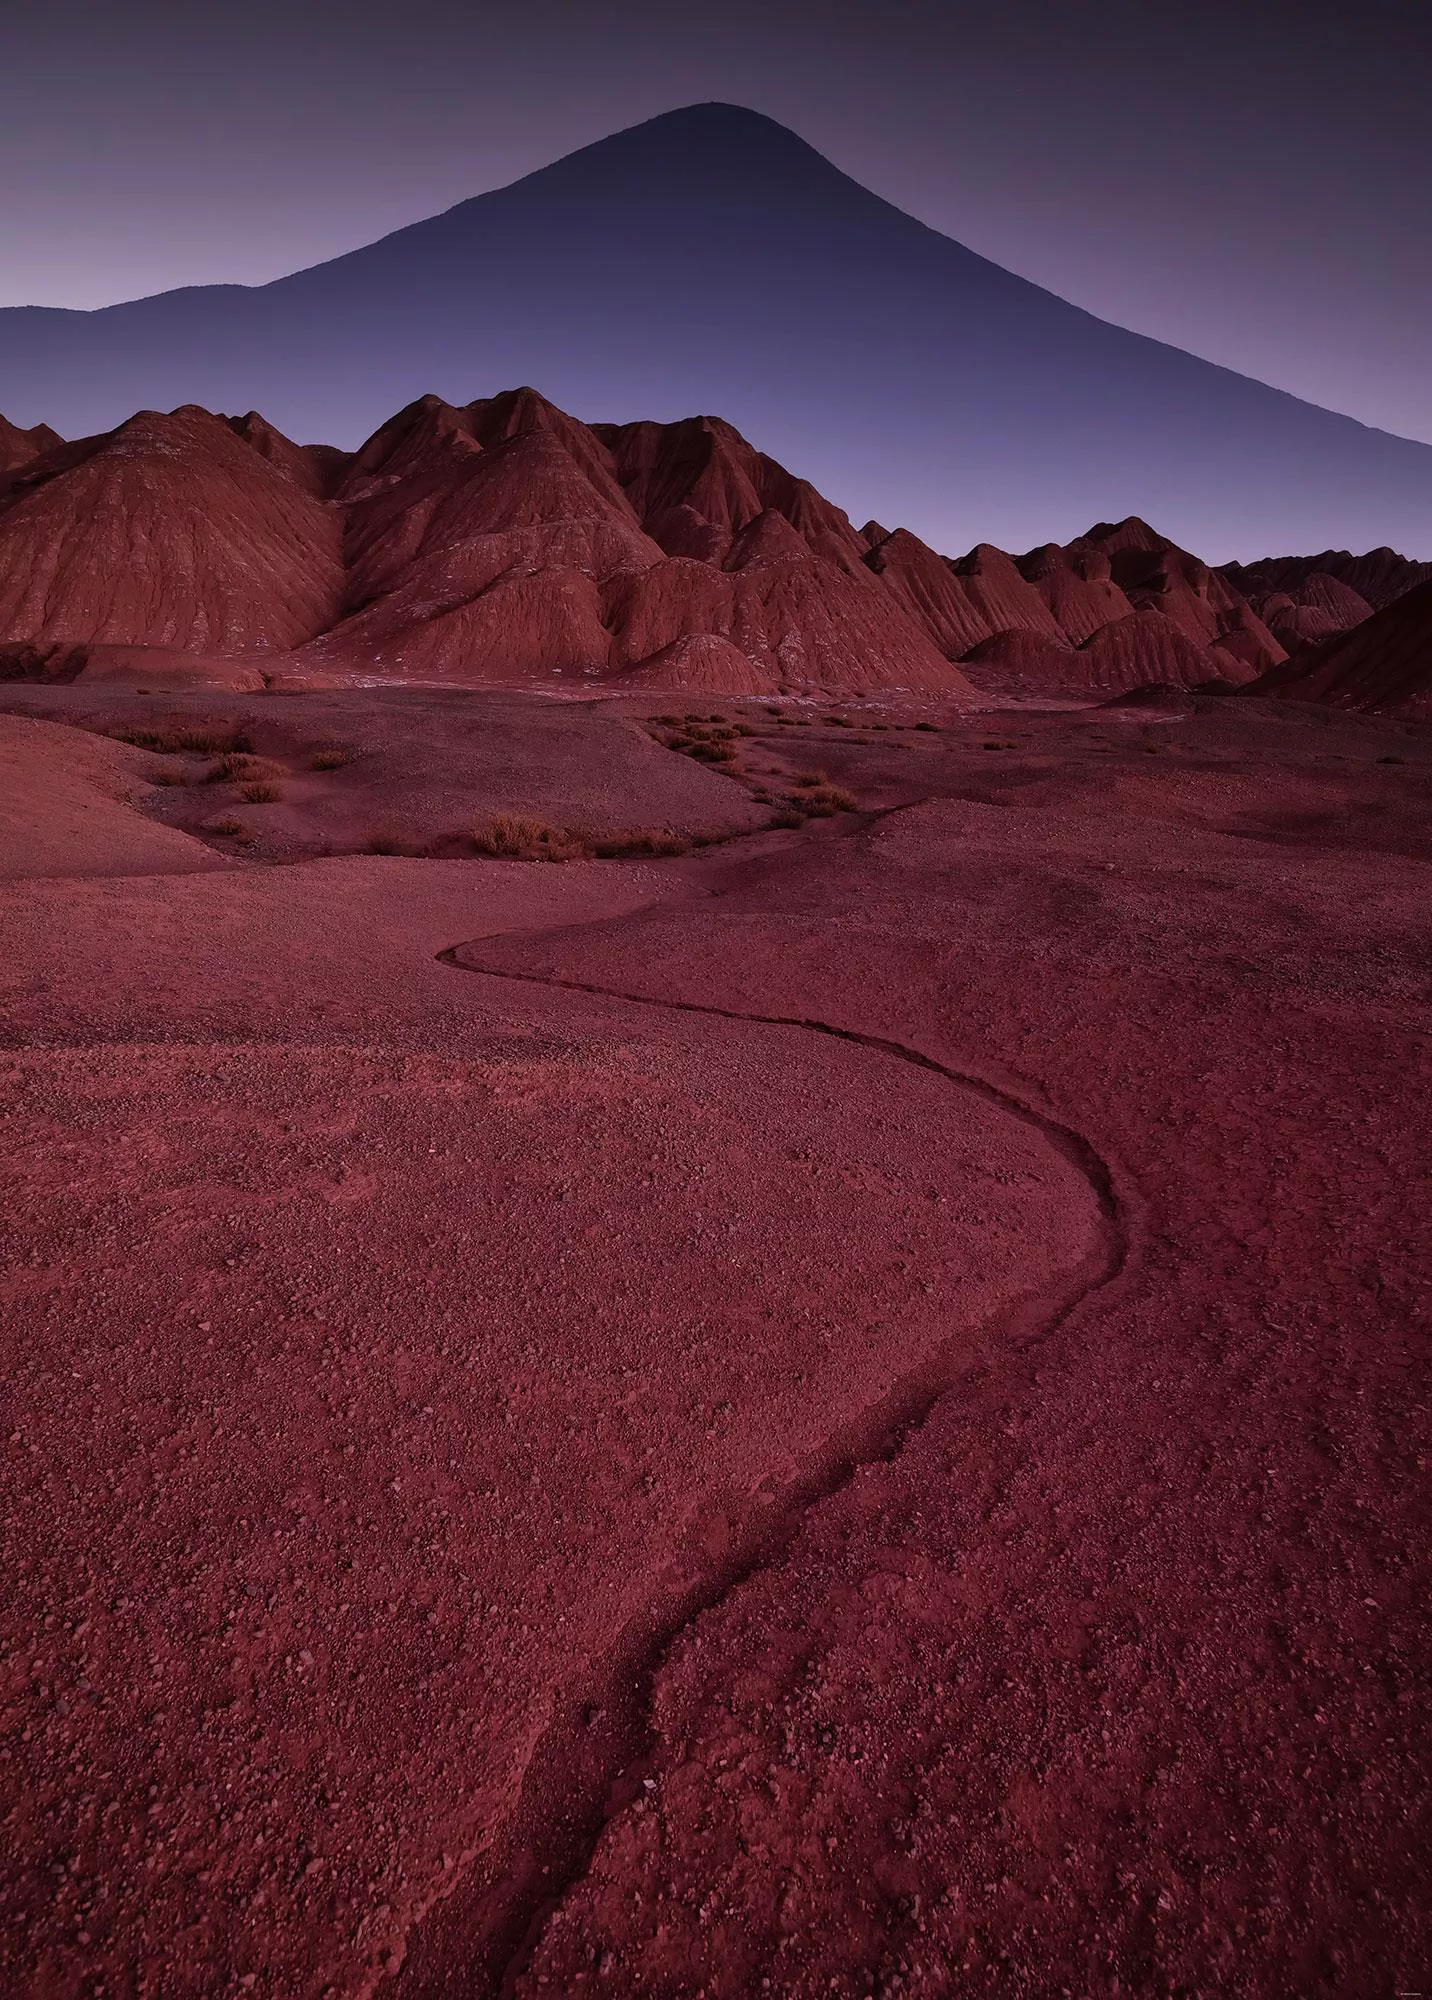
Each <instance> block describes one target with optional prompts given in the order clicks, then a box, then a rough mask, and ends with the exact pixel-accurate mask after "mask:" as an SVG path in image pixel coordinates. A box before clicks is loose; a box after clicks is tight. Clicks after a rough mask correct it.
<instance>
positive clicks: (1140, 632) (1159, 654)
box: [1078, 610, 1249, 689]
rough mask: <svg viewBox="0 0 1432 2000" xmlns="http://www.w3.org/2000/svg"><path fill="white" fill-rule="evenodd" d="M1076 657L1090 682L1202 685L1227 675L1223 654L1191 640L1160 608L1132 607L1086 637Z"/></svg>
mask: <svg viewBox="0 0 1432 2000" xmlns="http://www.w3.org/2000/svg"><path fill="white" fill-rule="evenodd" d="M1078 657H1079V658H1080V659H1081V660H1082V661H1083V662H1084V685H1085V686H1086V687H1089V688H1109V689H1124V688H1135V687H1143V686H1147V685H1149V684H1150V683H1154V682H1157V683H1161V684H1164V685H1167V686H1171V687H1200V686H1202V685H1204V684H1205V683H1206V682H1208V681H1216V680H1225V679H1228V678H1229V677H1230V676H1229V675H1228V672H1227V664H1228V663H1227V661H1226V660H1224V659H1223V658H1221V657H1219V656H1216V655H1215V654H1213V653H1212V652H1209V651H1207V650H1205V649H1204V648H1203V647H1201V646H1197V645H1195V644H1194V642H1193V640H1192V639H1190V638H1189V636H1188V634H1187V633H1186V632H1185V631H1184V629H1183V627H1182V626H1181V625H1179V624H1177V623H1176V622H1175V620H1174V619H1172V618H1170V617H1169V616H1168V615H1167V613H1166V612H1163V611H1153V610H1143V611H1131V612H1130V613H1129V614H1128V616H1127V617H1126V618H1120V619H1117V620H1116V621H1115V623H1114V624H1112V625H1106V626H1104V628H1103V629H1102V631H1099V632H1096V633H1095V634H1094V636H1093V638H1092V639H1089V640H1086V642H1085V643H1084V645H1082V646H1081V647H1080V648H1079V655H1078ZM1239 677H1240V678H1249V676H1247V675H1240V676H1239Z"/></svg>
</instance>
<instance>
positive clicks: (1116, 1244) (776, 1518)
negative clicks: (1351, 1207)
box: [397, 944, 1132, 2000]
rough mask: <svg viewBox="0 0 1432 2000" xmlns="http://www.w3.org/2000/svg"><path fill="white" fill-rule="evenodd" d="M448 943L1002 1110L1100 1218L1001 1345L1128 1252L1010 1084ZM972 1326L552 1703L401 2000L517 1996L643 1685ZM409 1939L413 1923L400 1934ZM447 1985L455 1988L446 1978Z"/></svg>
mask: <svg viewBox="0 0 1432 2000" xmlns="http://www.w3.org/2000/svg"><path fill="white" fill-rule="evenodd" d="M467 948H468V947H467V946H465V945H464V944H458V945H454V946H451V947H449V948H448V949H447V950H445V951H442V952H440V953H438V954H437V956H438V960H439V962H440V963H442V964H446V965H450V966H453V967H454V968H455V969H457V970H459V971H463V972H470V973H475V974H477V975H479V976H480V977H483V978H490V979H503V980H509V981H518V982H521V983H524V984H527V985H535V986H545V987H548V988H552V989H555V990H559V991H568V992H573V993H580V994H586V995H590V996H593V997H597V998H600V999H604V1000H615V1001H618V1002H622V1003H626V1004H629V1005H632V1006H640V1007H647V1008H656V1009H663V1010H666V1011H669V1012H676V1013H689V1014H705V1015H710V1016H714V1017H716V1018H719V1019H722V1020H727V1021H732V1022H736V1023H740V1024H743V1025H747V1026H752V1027H770V1028H782V1029H797V1030H803V1031H805V1032H807V1033H810V1034H818V1035H825V1036H829V1037H831V1038H833V1039H835V1040H838V1041H844V1042H849V1043H852V1044H854V1045H856V1046H858V1047H861V1048H865V1049H870V1050H873V1051H875V1052H877V1053H879V1054H882V1055H885V1056H888V1057H890V1058H891V1059H892V1060H894V1061H898V1062H903V1063H908V1064H911V1065H912V1066H914V1067H915V1068H918V1069H922V1070H926V1071H929V1072H931V1073H933V1074H934V1075H936V1076H939V1077H942V1078H943V1079H944V1080H945V1081H946V1082H948V1083H950V1084H951V1085H953V1086H954V1087H955V1088H957V1089H960V1090H963V1091H967V1092H970V1093H972V1094H974V1095H975V1096H978V1097H980V1098H983V1099H984V1100H985V1101H987V1102H989V1103H992V1104H994V1105H996V1106H998V1107H999V1108H1000V1109H1001V1110H1002V1111H1004V1112H1005V1113H1007V1114H1008V1115H1009V1116H1011V1117H1013V1118H1015V1119H1017V1120H1019V1121H1020V1122H1021V1123H1023V1124H1025V1125H1027V1126H1029V1127H1032V1128H1033V1129H1034V1130H1036V1131H1037V1132H1038V1133H1039V1134H1040V1135H1041V1137H1042V1138H1043V1140H1044V1141H1045V1142H1046V1143H1047V1144H1048V1145H1049V1146H1050V1147H1051V1148H1052V1149H1053V1150H1054V1151H1055V1152H1056V1153H1058V1154H1059V1155H1060V1156H1061V1157H1062V1158H1063V1159H1065V1160H1066V1161H1068V1162H1069V1163H1070V1164H1072V1165H1073V1166H1074V1167H1075V1168H1076V1169H1077V1170H1078V1172H1079V1173H1080V1174H1081V1175H1082V1176H1083V1178H1084V1179H1085V1181H1086V1182H1087V1184H1088V1186H1089V1187H1090V1189H1091V1191H1092V1193H1093V1195H1094V1198H1095V1201H1096V1204H1097V1207H1098V1212H1099V1215H1100V1218H1101V1227H1100V1230H1099V1235H1098V1240H1097V1242H1096V1243H1095V1245H1094V1247H1093V1249H1092V1250H1091V1252H1090V1254H1089V1256H1088V1257H1087V1258H1086V1259H1085V1261H1084V1262H1083V1264H1082V1265H1081V1266H1080V1267H1079V1268H1078V1269H1077V1270H1076V1271H1074V1272H1073V1273H1072V1274H1070V1276H1069V1278H1068V1280H1067V1282H1066V1284H1065V1285H1063V1286H1062V1287H1061V1288H1060V1290H1059V1292H1058V1293H1057V1294H1051V1293H1047V1292H1046V1293H1041V1294H1036V1295H1030V1296H1028V1297H1026V1298H1024V1299H1022V1300H1020V1301H1018V1302H1017V1303H1016V1304H1015V1305H1013V1306H1012V1307H1010V1308H1008V1309H1006V1311H1005V1312H1003V1313H1001V1314H1000V1315H999V1316H998V1317H997V1318H996V1319H995V1320H994V1321H992V1322H990V1323H988V1324H987V1325H986V1326H985V1327H984V1328H983V1329H982V1330H981V1333H982V1337H983V1339H984V1340H985V1341H986V1343H989V1342H991V1341H992V1342H993V1343H994V1345H995V1346H996V1347H997V1348H998V1349H999V1350H1000V1351H1001V1352H1003V1353H1008V1352H1009V1351H1011V1350H1012V1349H1018V1348H1027V1347H1028V1346H1029V1345H1031V1344H1033V1343H1037V1342H1039V1341H1042V1340H1044V1339H1047V1338H1048V1337H1049V1336H1050V1335H1052V1334H1053V1333H1054V1332H1056V1331H1057V1330H1058V1329H1060V1328H1061V1327H1063V1326H1064V1325H1065V1324H1066V1322H1068V1321H1069V1320H1070V1318H1071V1317H1072V1316H1073V1315H1074V1314H1076V1313H1077V1312H1079V1311H1081V1310H1082V1309H1083V1308H1084V1307H1085V1306H1086V1305H1087V1304H1088V1302H1089V1301H1090V1299H1091V1298H1092V1297H1093V1296H1094V1295H1095V1294H1096V1293H1103V1292H1104V1291H1106V1290H1107V1288H1108V1287H1109V1286H1111V1285H1112V1284H1114V1282H1115V1281H1116V1280H1117V1279H1118V1278H1119V1277H1120V1276H1121V1274H1122V1273H1123V1272H1124V1270H1125V1268H1126V1265H1127V1263H1128V1261H1129V1257H1130V1248H1131V1241H1132V1237H1131V1229H1130V1223H1129V1217H1128V1212H1127V1200H1126V1198H1125V1196H1124V1195H1123V1194H1122V1193H1121V1192H1120V1189H1119V1187H1118V1185H1117V1181H1116V1176H1115V1174H1114V1171H1113V1170H1112V1168H1111V1166H1110V1164H1109V1162H1108V1161H1107V1160H1105V1159H1104V1157H1103V1156H1102V1155H1101V1154H1100V1153H1099V1151H1098V1150H1097V1148H1096V1147H1095V1146H1094V1145H1093V1144H1092V1143H1091V1142H1090V1141H1089V1140H1088V1139H1087V1138H1086V1137H1085V1136H1084V1135H1083V1134H1082V1133H1080V1132H1078V1131H1076V1130H1075V1129H1074V1128H1073V1127H1071V1126H1068V1125H1065V1124H1063V1123H1061V1122H1060V1121H1059V1120H1058V1119H1055V1118H1053V1117H1052V1116H1050V1115H1049V1114H1047V1113H1045V1112H1043V1111H1040V1110H1038V1109H1037V1108H1036V1107H1035V1106H1033V1105H1031V1104H1029V1103H1027V1102H1026V1101H1025V1100H1023V1099H1022V1098H1020V1097H1018V1096H1017V1095H1015V1094H1014V1093H1013V1092H1012V1091H1010V1090H1008V1089H1006V1088H1004V1087H1002V1086H1000V1085H998V1084H995V1083H993V1082H991V1081H990V1080H989V1079H987V1078H985V1077H982V1076H979V1075H976V1074H974V1073H972V1072H967V1071H963V1070H958V1069H955V1068H953V1067H951V1066H950V1065H948V1064H945V1063H941V1062H939V1061H937V1060H936V1059H935V1058H934V1057H933V1056H929V1055H926V1054H925V1053H924V1052H923V1051H922V1050H919V1049H916V1048H912V1047H910V1046H909V1045H908V1044H905V1043H902V1042H897V1041H894V1040H891V1039H889V1038H887V1037H884V1036H879V1035H870V1034H864V1033H861V1032H859V1031H858V1030H855V1029H851V1028H842V1027H838V1026H837V1025H835V1024H834V1023H833V1022H829V1021H821V1020H815V1019H811V1018H808V1017H805V1016H796V1015H783V1014H758V1013H751V1012H747V1011H743V1010H739V1009H735V1008H728V1007H720V1006H716V1005H714V1004H711V1003H707V1002H700V1001H692V1000H674V999H659V998H654V997H653V996H651V995H649V994H642V993H629V992H624V991H619V990H617V989H614V988H611V987H606V986H600V985H597V984H593V983H590V982H586V981H582V980H576V979H563V978H559V977H557V976H555V975H550V974H545V973H525V972H518V971H512V970H505V969H497V968H492V967H487V966H482V965H479V964H475V963H472V962H470V961H469V960H468V959H466V958H464V957H463V956H461V954H462V953H463V951H464V950H465V949H467ZM968 1346H969V1333H968V1329H961V1332H960V1335H959V1336H958V1338H955V1337H952V1338H951V1339H950V1341H948V1342H947V1343H945V1344H944V1346H943V1347H942V1348H940V1349H938V1350H937V1351H936V1352H935V1353H934V1354H932V1355H929V1356H927V1357H926V1358H925V1359H924V1360H923V1361H922V1362H921V1363H920V1365H919V1366H917V1367H916V1368H914V1369H912V1370H911V1371H910V1372H909V1373H908V1374H907V1375H905V1376H904V1377H903V1378H902V1379H901V1381H900V1382H899V1383H897V1384H896V1386H895V1387H894V1389H892V1390H891V1392H890V1393H889V1394H888V1395H887V1396H885V1397H883V1398H882V1399H881V1400H880V1402H879V1403H878V1404H876V1405H874V1406H873V1407H871V1408H870V1409H868V1410H867V1411H866V1412H864V1414H863V1415H862V1417H861V1419H860V1420H859V1422H858V1423H857V1424H855V1425H853V1426H852V1425H847V1426H845V1427H843V1428H842V1430H841V1431H840V1432H839V1433H838V1434H837V1435H835V1436H833V1437H832V1438H830V1439H829V1440H828V1441H827V1443H826V1446H825V1448H824V1449H823V1450H822V1451H821V1452H820V1454H819V1455H818V1457H817V1458H815V1459H814V1460H812V1461H811V1462H810V1463H809V1464H808V1466H807V1467H806V1468H805V1469H804V1470H803V1471H802V1472H801V1473H800V1474H799V1475H798V1476H797V1477H796V1478H794V1479H792V1480H790V1481H788V1482H787V1484H786V1485H785V1486H784V1488H783V1489H782V1490H781V1491H780V1492H779V1493H778V1494H776V1495H775V1496H773V1497H772V1498H770V1499H769V1500H767V1501H766V1502H765V1503H764V1504H761V1505H759V1507H757V1508H755V1509H751V1508H748V1509H747V1518H745V1519H738V1520H734V1521H731V1522H729V1523H728V1524H727V1527H728V1531H729V1532H728V1537H727V1542H726V1548H727V1554H726V1556H725V1559H724V1560H722V1561H720V1562H719V1563H718V1562H713V1561H710V1560H709V1559H707V1560H705V1561H703V1562H700V1563H699V1564H698V1566H697V1569H696V1573H695V1574H693V1575H687V1576H684V1577H682V1578H680V1579H678V1580H677V1581H676V1582H675V1583H673V1584H672V1586H671V1587H670V1588H668V1589H667V1590H666V1591H664V1592H663V1593H662V1594H661V1596H660V1597H659V1598H658V1599H657V1600H655V1601H654V1602H653V1603H651V1604H650V1605H648V1606H647V1607H645V1609H644V1610H643V1611H642V1612H641V1613H640V1614H639V1615H638V1617H636V1618H635V1619H633V1620H631V1621H630V1622H629V1623H628V1624H627V1626H626V1627H625V1628H624V1630H623V1631H622V1633H621V1634H620V1636H619V1637H618V1639H617V1640H616V1642H615V1644H614V1645H613V1646H612V1647H611V1648H610V1649H609V1650H608V1652H607V1653H606V1655H605V1656H604V1658H603V1659H602V1660H601V1661H599V1662H597V1663H595V1664H594V1665H593V1666H592V1667H591V1668H590V1669H589V1670H588V1671H587V1673H586V1674H585V1675H584V1676H583V1679H582V1682H581V1685H580V1686H577V1687H574V1688H569V1689H568V1690H566V1691H565V1692H564V1693H563V1695H562V1696H561V1697H560V1699H559V1700H558V1701H557V1702H556V1703H555V1704H554V1707H553V1710H552V1713H551V1715H550V1717H549V1720H548V1722H547V1725H546V1727H545V1729H544V1731H543V1733H542V1735H541V1737H540V1739H539V1740H538V1742H537V1745H536V1747H535V1749H534V1751H533V1753H532V1755H531V1756H530V1758H529V1760H528V1763H527V1765H526V1767H525V1770H524V1775H523V1781H522V1785H521V1790H520V1794H519V1797H518V1801H517V1804H516V1807H515V1809H514V1811H513V1813H512V1814H511V1816H510V1818H509V1820H508V1823H507V1825H506V1826H505V1828H504V1830H503V1834H502V1837H501V1839H500V1841H499V1842H498V1843H496V1844H495V1845H493V1846H489V1847H488V1848H486V1849H485V1850H484V1851H483V1852H482V1853H481V1854H479V1855H477V1856H476V1857H474V1859H473V1861H472V1862H471V1863H470V1864H469V1866H468V1868H467V1869H466V1870H465V1871H460V1872H459V1874H458V1875H457V1877H456V1879H455V1880H453V1881H450V1882H448V1883H447V1884H446V1885H445V1887H444V1891H443V1893H442V1896H441V1897H435V1898H434V1899H433V1900H432V1901H431V1902H429V1903H428V1904H427V1905H426V1906H425V1909H423V1910H420V1911H419V1912H418V1914H417V1916H416V1918H415V1927H416V1926H417V1925H420V1924H421V1923H422V1921H423V1919H424V1917H425V1916H426V1915H427V1914H429V1913H430V1912H431V1911H432V1909H433V1908H434V1906H435V1904H436V1903H437V1902H438V1901H443V1902H446V1901H448V1900H449V1899H451V1898H452V1897H453V1896H457V1897H460V1898H463V1899H464V1900H465V1903H466V1905H467V1906H466V1907H464V1908H463V1910H462V1915H461V1919H460V1930H461V1947H460V1948H461V1951H462V1964H461V1968H460V1969H456V1968H454V1967H453V1966H451V1965H449V1964H444V1965H442V1966H431V1967H429V1966H426V1965H423V1964H420V1963H415V1962H414V1961H413V1960H412V1959H411V1958H408V1960H407V1970H406V1971H405V1972H400V1973H399V1974H398V1976H397V1986H398V1990H399V1992H400V1993H401V1994H403V1995H404V1996H405V2000H411V1996H415V1995H418V1994H420V1993H421V1994H437V1993H439V1992H441V1993H444V1994H448V1995H451V1994H453V1993H455V1992H458V1991H461V1992H463V1993H465V1994H469V1995H472V1996H474V2000H475V1997H476V1996H479V1995H507V1994H510V1993H512V1992H513V1991H514V1990H515V1988H516V1985H517V1982H518V1981H519V1980H520V1978H521V1975H522V1972H523V1970H524V1968H525V1967H526V1966H527V1964H528V1963H529V1962H530V1960H531V1958H532V1956H533V1954H534V1952H535V1950H536V1948H537V1945H538V1943H539V1942H540V1939H541V1937H542V1934H543V1930H544V1928H545V1925H546V1923H547V1920H548V1918H549V1917H550V1915H551V1913H552V1912H553V1911H554V1910H555V1909H556V1908H557V1906H558V1905H559V1904H560V1902H561V1901H562V1899H563V1897H564V1896H565V1895H566V1893H567V1892H568V1890H569V1889H570V1888H571V1887H572V1886H573V1885H574V1884H575V1883H576V1882H577V1881H579V1880H580V1879H581V1877H582V1876H583V1874H584V1873H585V1872H586V1870H587V1867H588V1865H589V1862H590V1859H591V1857H592V1855H593V1854H594V1852H595V1850H596V1848H597V1846H598V1843H599V1842H600V1840H601V1838H602V1834H603V1831H604V1829H605V1827H606V1826H607V1824H608V1823H609V1821H610V1820H611V1819H612V1818H613V1817H614V1816H615V1815H616V1814H617V1813H619V1812H621V1811H622V1810H623V1809H624V1808H625V1807H626V1806H628V1805H629V1804H630V1803H631V1802H632V1801H633V1800H634V1799H635V1798H636V1797H637V1796H638V1795H639V1794H640V1792H641V1790H642V1788H643V1783H644V1781H646V1780H648V1779H649V1777H650V1768H651V1761H652V1756H653V1748H654V1737H653V1726H652V1719H651V1698H652V1691H653V1686H654V1683H655V1680H656V1677H657V1675H658V1674H659V1672H660V1670H661V1668H662V1665H663V1662H664V1661H665V1660H666V1659H667V1657H668V1655H669V1653H670V1652H671V1649H672V1647H673V1646H674V1645H675V1644H676V1643H677V1642H678V1640H680V1639H681V1638H682V1636H683V1635H684V1634H686V1633H687V1632H688V1631H689V1629H690V1628H691V1627H692V1626H693V1625H694V1623H695V1622H696V1621H697V1620H698V1619H700V1618H701V1617H702V1615H703V1614H704V1613H706V1612H708V1611H710V1610H712V1609H714V1608H715V1607H717V1606H718V1605H719V1604H720V1603H721V1602H722V1600H723V1599H725V1598H726V1597H728V1596H729V1595H730V1594H731V1593H732V1592H733V1591H736V1590H738V1589H739V1588H740V1587H741V1586H742V1585H743V1584H744V1583H745V1582H746V1581H747V1580H748V1579H749V1578H751V1577H752V1576H753V1575H755V1574H756V1573H758V1572H759V1571H761V1570H762V1569H764V1568H766V1567H768V1566H770V1565H771V1564H773V1563H775V1562H776V1561H778V1560H779V1559H780V1557H781V1556H782V1554H783V1553H784V1552H785V1551H786V1550H788V1549H789V1548H790V1547H791V1545H792V1544H793V1543H794V1542H795V1540H796V1539H797V1537H798V1536H799V1535H800V1533H801V1530H802V1527H803V1525H804V1523H805V1521H806V1520H807V1518H808V1516H809V1514H810V1512H811V1510H812V1509H813V1508H815V1507H817V1506H819V1505H820V1504H821V1503H822V1502H823V1501H825V1500H828V1499H830V1498H831V1497H832V1496H834V1495H835V1494H837V1493H839V1492H840V1491H841V1489H842V1488H844V1487H845V1486H846V1485H848V1484H849V1483H850V1482H851V1481H852V1480H854V1479H856V1478H857V1477H859V1476H860V1474H861V1473H862V1472H863V1471H864V1470H866V1469H867V1468H870V1467H874V1466H877V1465H879V1464H881V1463H882V1462H887V1461H889V1460H891V1459H893V1458H895V1457H896V1456H897V1455H898V1454H899V1453H900V1452H901V1451H902V1450H903V1448H904V1447H905V1445H906V1443H907V1442H908V1440H909V1439H910V1438H911V1437H912V1436H913V1435H914V1434H915V1433H916V1432H917V1431H918V1430H919V1429H920V1428H921V1426H922V1425H923V1424H924V1423H925V1422H926V1420H927V1419H928V1417H929V1416H930V1414H931V1412H932V1411H933V1409H934V1408H935V1406H936V1404H937V1403H938V1402H939V1401H940V1399H941V1397H942V1396H943V1395H944V1394H945V1393H946V1392H947V1391H948V1390H949V1389H950V1388H951V1387H952V1386H953V1384H954V1382H955V1381H956V1380H957V1379H959V1380H963V1381H966V1382H967V1381H968V1380H969V1369H968V1366H967V1365H966V1366H963V1367H962V1366H961V1365H960V1363H961V1360H962V1358H963V1357H965V1356H967V1354H968ZM411 1935H412V1933H411V1932H410V1940H411ZM455 1980H456V1981H457V1982H458V1983H456V1984H455V1983H454V1981H455Z"/></svg>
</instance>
